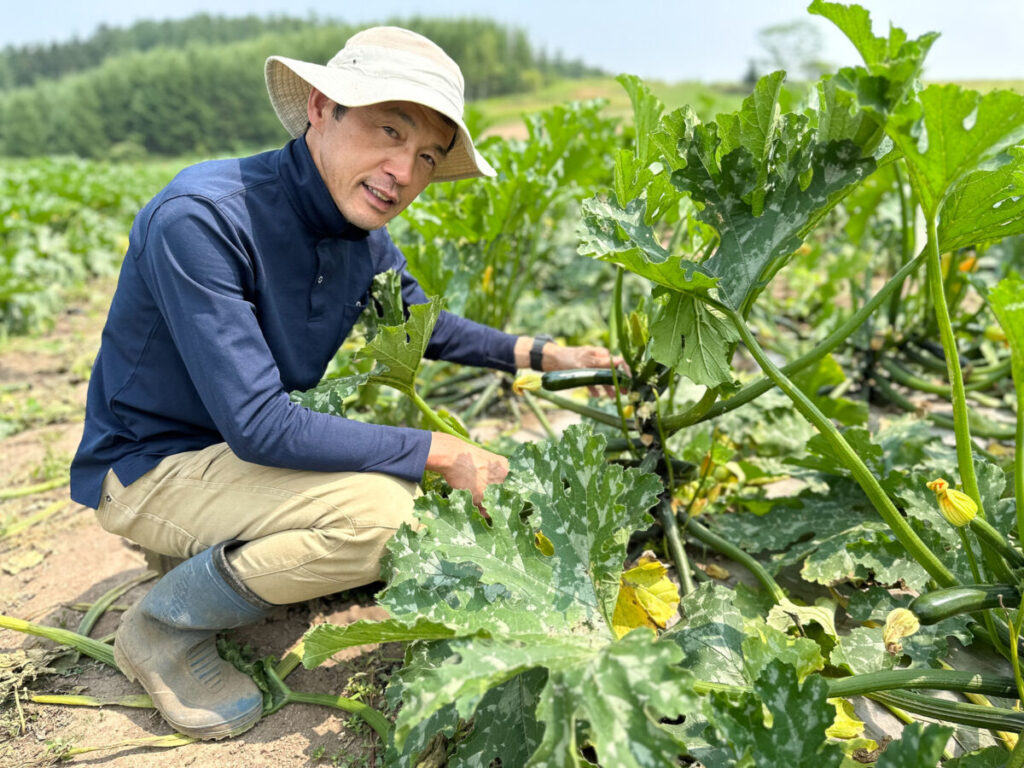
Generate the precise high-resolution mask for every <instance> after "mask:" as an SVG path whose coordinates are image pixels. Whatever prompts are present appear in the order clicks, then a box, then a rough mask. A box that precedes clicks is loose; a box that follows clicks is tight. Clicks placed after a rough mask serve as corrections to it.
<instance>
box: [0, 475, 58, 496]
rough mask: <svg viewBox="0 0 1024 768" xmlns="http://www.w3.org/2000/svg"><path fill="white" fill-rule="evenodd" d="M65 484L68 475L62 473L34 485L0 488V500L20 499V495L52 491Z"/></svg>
mask: <svg viewBox="0 0 1024 768" xmlns="http://www.w3.org/2000/svg"><path fill="white" fill-rule="evenodd" d="M67 484H68V476H67V475H62V476H60V477H55V478H53V479H52V480H47V481H45V482H42V483H36V484H35V485H26V486H24V487H22V488H3V489H0V500H6V499H20V498H21V497H22V496H31V495H32V494H34V493H44V492H46V491H52V490H53V489H54V488H61V487H63V486H65V485H67Z"/></svg>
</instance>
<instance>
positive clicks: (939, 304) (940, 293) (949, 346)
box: [926, 214, 985, 518]
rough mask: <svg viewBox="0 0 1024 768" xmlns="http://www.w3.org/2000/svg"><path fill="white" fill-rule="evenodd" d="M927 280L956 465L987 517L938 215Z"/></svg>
mask: <svg viewBox="0 0 1024 768" xmlns="http://www.w3.org/2000/svg"><path fill="white" fill-rule="evenodd" d="M927 226H928V244H927V246H926V248H927V251H928V265H927V269H928V283H929V285H931V288H932V303H933V304H934V305H935V321H936V323H937V325H938V327H939V338H940V339H941V340H942V349H943V351H944V352H945V353H946V368H947V372H948V375H949V385H950V387H951V388H952V403H953V430H954V432H955V433H956V455H957V465H958V467H959V469H960V482H962V483H963V486H964V492H965V493H966V494H967V495H968V496H970V497H971V498H972V499H974V502H975V503H976V504H977V505H978V516H979V517H982V518H984V517H985V509H984V505H983V504H982V501H981V490H980V489H979V488H978V478H977V476H976V475H975V473H974V451H973V447H974V446H973V443H972V442H971V427H970V424H969V422H968V420H967V396H966V393H965V391H964V378H963V373H962V372H961V370H960V354H959V352H957V348H956V337H955V336H954V335H953V323H952V321H951V320H950V317H949V307H948V306H947V305H946V294H945V291H944V290H943V282H942V262H941V258H940V256H939V233H938V228H937V224H936V217H935V215H934V214H933V215H931V216H929V217H928V221H927Z"/></svg>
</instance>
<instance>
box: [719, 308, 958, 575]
mask: <svg viewBox="0 0 1024 768" xmlns="http://www.w3.org/2000/svg"><path fill="white" fill-rule="evenodd" d="M720 309H721V310H722V311H724V312H725V313H726V315H727V317H729V319H730V320H731V321H732V323H733V325H734V326H735V327H736V330H737V331H738V332H739V334H740V338H741V339H742V340H743V343H744V344H745V345H746V347H747V350H748V351H749V352H750V354H751V355H752V356H753V358H754V360H756V361H757V364H758V365H759V366H761V370H763V371H764V372H765V373H766V374H767V375H768V377H769V378H771V379H772V381H774V382H775V383H776V384H777V385H778V387H779V389H781V390H782V391H783V392H784V393H785V394H786V396H787V397H789V399H790V400H792V401H793V404H794V405H795V406H796V409H797V411H799V412H800V414H801V415H802V416H803V417H804V418H805V419H807V420H808V421H810V422H811V423H812V424H813V425H814V426H815V427H816V428H817V429H818V431H819V432H821V434H822V436H823V437H824V438H825V440H826V441H828V443H829V445H830V446H831V448H832V450H833V451H834V452H835V454H836V456H837V457H838V458H839V460H840V461H841V462H842V463H843V465H844V466H846V468H847V469H849V470H850V473H851V474H852V475H853V478H854V480H856V481H857V483H858V485H860V487H861V489H862V490H863V491H864V493H865V494H867V497H868V498H869V499H870V500H871V503H872V504H873V505H874V507H875V509H876V510H877V511H878V513H879V515H881V517H882V519H883V520H884V521H885V522H886V524H887V525H888V526H889V528H890V529H891V530H892V532H893V534H894V535H895V536H896V538H897V539H898V540H899V542H900V543H901V544H902V545H903V547H904V548H905V549H906V550H907V552H908V553H909V554H910V556H911V557H913V558H914V559H915V560H916V561H917V562H918V563H919V564H920V565H921V567H923V568H924V569H925V570H926V571H927V572H928V574H929V575H930V576H931V577H932V578H933V579H935V581H937V582H938V583H939V585H941V586H949V587H951V586H954V585H955V584H956V583H957V581H956V578H955V577H954V576H953V574H952V573H951V572H950V571H949V569H948V568H946V566H945V565H943V564H942V561H941V560H939V558H937V557H936V556H935V553H934V552H932V551H931V550H930V549H928V546H927V545H926V544H925V543H924V542H923V541H921V538H920V537H919V536H918V535H917V534H916V533H915V532H914V529H913V528H911V527H910V524H909V523H908V522H907V521H906V520H905V519H904V518H903V516H902V515H901V514H900V511H899V510H898V509H896V505H895V504H893V502H892V499H890V498H889V496H888V494H886V492H885V490H884V489H883V488H882V486H881V484H880V483H879V482H878V480H877V478H875V476H874V475H873V474H871V470H869V469H868V468H867V466H866V465H865V464H864V461H863V460H862V459H861V458H860V456H858V455H857V452H856V451H854V450H853V448H851V447H850V444H849V443H848V442H846V439H845V438H844V437H843V436H842V435H841V434H840V433H839V430H838V429H836V427H835V425H834V424H833V423H832V421H831V420H830V419H829V418H828V417H826V416H825V414H823V413H822V412H821V411H820V410H819V409H818V407H817V406H816V405H815V404H814V403H813V402H811V400H810V398H808V397H807V395H805V394H804V393H803V392H802V391H801V390H800V389H799V388H798V387H797V386H796V385H795V384H793V382H792V381H790V380H789V379H788V378H787V377H786V375H785V374H783V373H782V371H780V370H779V368H778V367H777V366H776V365H775V363H773V362H772V361H771V359H770V358H769V357H768V356H767V355H766V354H765V352H764V350H763V349H762V348H761V345H760V344H758V343H757V339H755V338H754V335H753V334H752V333H751V332H750V329H749V328H748V327H747V324H746V323H745V322H744V321H743V318H742V317H741V316H740V315H739V313H738V312H736V311H735V310H732V309H730V308H728V307H724V306H720Z"/></svg>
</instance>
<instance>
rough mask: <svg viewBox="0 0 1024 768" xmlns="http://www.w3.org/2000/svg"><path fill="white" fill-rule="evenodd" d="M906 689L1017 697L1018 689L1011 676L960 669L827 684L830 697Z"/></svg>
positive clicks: (889, 672)
mask: <svg viewBox="0 0 1024 768" xmlns="http://www.w3.org/2000/svg"><path fill="white" fill-rule="evenodd" d="M905 688H906V689H925V690H932V691H957V692H959V693H980V694H983V695H985V696H1001V697H1004V698H1011V699H1012V698H1017V688H1016V684H1015V683H1014V680H1013V678H1012V677H1008V676H1006V675H981V674H978V673H976V672H961V671H959V670H947V669H887V670H884V671H882V672H868V673H865V674H862V675H851V676H850V677H843V678H840V679H838V680H829V681H828V695H829V696H863V695H865V694H868V693H875V692H878V691H891V690H898V689H905Z"/></svg>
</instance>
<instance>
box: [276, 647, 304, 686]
mask: <svg viewBox="0 0 1024 768" xmlns="http://www.w3.org/2000/svg"><path fill="white" fill-rule="evenodd" d="M304 648H305V644H304V643H303V641H302V640H299V642H298V643H297V644H296V645H295V647H294V648H292V649H291V650H290V651H288V653H286V654H285V655H284V656H283V657H282V658H281V660H280V661H279V662H277V666H275V667H274V674H275V675H277V676H278V677H279V678H280V679H281V680H284V679H285V678H286V677H288V675H290V674H291V673H292V672H294V671H295V670H296V669H297V668H298V666H299V665H300V664H301V663H302V654H303V652H304Z"/></svg>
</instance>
